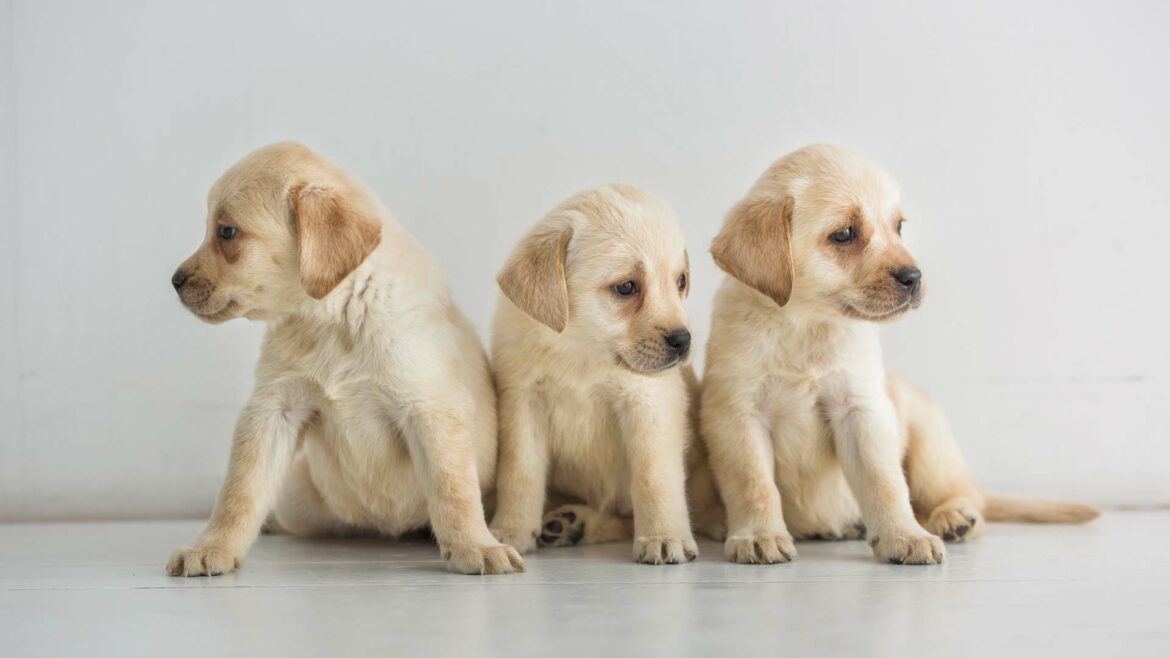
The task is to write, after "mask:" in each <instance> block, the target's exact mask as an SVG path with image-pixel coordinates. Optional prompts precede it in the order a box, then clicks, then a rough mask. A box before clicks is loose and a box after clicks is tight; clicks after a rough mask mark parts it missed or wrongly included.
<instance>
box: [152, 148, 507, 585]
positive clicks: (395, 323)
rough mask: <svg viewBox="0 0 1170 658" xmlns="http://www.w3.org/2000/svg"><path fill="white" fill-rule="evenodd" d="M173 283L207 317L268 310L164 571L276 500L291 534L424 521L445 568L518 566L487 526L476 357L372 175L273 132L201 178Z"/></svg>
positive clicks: (479, 354) (433, 272) (183, 565)
mask: <svg viewBox="0 0 1170 658" xmlns="http://www.w3.org/2000/svg"><path fill="white" fill-rule="evenodd" d="M172 284H173V285H174V287H175V290H176V291H177V292H178V294H179V298H180V299H181V300H182V302H183V304H184V305H186V306H187V308H188V309H190V310H191V312H192V313H194V314H195V315H196V316H197V317H199V318H200V319H202V320H204V321H207V322H212V323H216V322H223V321H225V320H230V319H232V318H236V317H246V318H249V319H252V320H262V321H264V322H265V323H267V325H268V333H267V335H266V336H265V339H264V347H263V351H262V353H261V356H260V362H259V364H258V365H257V367H256V387H255V390H254V392H253V393H252V397H251V399H250V400H249V401H248V403H247V405H246V406H245V407H244V410H243V412H242V413H241V414H240V419H239V422H238V423H237V425H236V431H235V437H234V440H233V444H232V452H231V461H230V463H229V465H228V474H227V480H226V481H225V482H224V485H223V489H222V490H221V491H220V494H219V499H218V501H217V502H216V504H215V511H214V512H213V513H212V516H211V521H210V522H209V523H208V525H207V529H206V530H205V531H204V532H203V534H201V535H200V536H199V537H198V539H196V540H195V543H194V544H193V545H192V546H191V547H190V548H184V549H181V550H178V551H176V552H175V554H174V555H173V556H172V557H171V560H170V563H169V564H168V565H167V572H168V573H170V574H171V575H175V576H199V575H216V574H221V573H225V572H228V571H231V570H233V569H235V568H237V567H239V565H240V563H241V561H242V560H243V558H244V555H245V554H246V553H247V552H248V549H249V547H250V546H251V545H252V543H253V541H254V540H255V539H256V535H257V533H258V532H259V530H260V527H261V524H262V523H264V521H265V517H266V516H267V515H268V514H269V512H270V511H272V512H273V513H274V520H275V522H276V524H277V525H278V526H279V527H280V528H281V529H283V530H285V531H287V532H289V533H292V534H296V535H318V534H327V533H335V532H352V531H359V530H368V531H375V532H378V533H383V534H386V535H399V534H401V533H403V532H407V531H410V530H414V529H417V528H422V527H425V526H427V525H428V524H429V525H430V527H431V528H432V529H433V531H434V534H435V536H436V538H437V539H438V542H439V546H440V548H441V551H442V555H443V557H444V558H445V559H446V560H447V564H448V566H449V568H451V569H454V570H457V571H461V572H464V573H509V572H513V571H518V570H523V568H524V564H523V562H522V561H521V558H520V556H519V554H518V553H517V552H516V551H515V550H514V549H513V548H512V547H510V546H505V545H503V544H501V543H500V542H498V541H496V539H495V538H494V537H493V536H492V534H491V533H490V532H489V531H488V528H487V523H486V522H485V519H484V511H483V504H482V502H481V493H482V492H484V491H486V490H487V489H488V488H489V487H490V486H491V485H492V479H493V475H494V473H495V466H496V415H495V393H494V390H493V387H492V380H491V375H490V373H489V370H488V363H487V357H486V355H485V354H484V351H483V347H482V345H481V344H480V342H479V339H478V338H477V337H476V335H475V331H474V329H473V328H472V326H471V324H470V323H469V322H468V321H467V320H466V319H465V318H464V316H463V314H462V313H460V312H459V310H458V309H457V308H455V305H454V303H453V302H452V301H451V296H450V294H449V293H448V290H447V286H446V283H445V282H444V278H443V275H442V273H441V272H440V271H439V268H438V267H437V265H436V264H435V263H434V261H432V260H431V258H430V257H429V256H428V255H427V254H426V252H424V251H423V249H422V247H420V246H419V244H418V243H417V242H415V241H414V240H413V239H412V238H411V237H410V236H409V235H408V234H407V233H406V231H404V230H403V229H402V228H401V227H400V226H399V225H398V224H397V223H396V222H395V221H394V219H393V218H392V217H391V216H390V214H389V212H387V211H386V209H385V208H384V207H383V206H382V204H381V203H380V202H379V201H378V199H377V198H376V197H375V196H374V194H373V193H372V192H370V190H369V189H367V188H366V187H365V186H364V185H363V184H362V183H360V182H359V181H358V180H356V179H355V178H353V177H351V176H349V175H348V174H346V173H345V172H343V171H341V170H340V169H338V168H337V167H335V166H333V165H332V164H330V163H329V162H327V161H325V160H324V159H323V158H321V157H320V156H318V155H317V154H315V153H313V152H312V151H310V150H309V149H307V148H305V147H304V146H300V145H298V144H291V143H283V144H274V145H271V146H267V147H265V148H262V149H259V150H258V151H256V152H254V153H252V154H250V155H248V156H247V157H245V158H244V159H243V160H241V161H240V162H239V163H237V164H236V165H235V166H233V167H232V168H231V169H229V170H228V171H227V173H225V174H224V175H223V176H222V177H221V178H220V179H219V181H217V182H216V183H215V185H214V186H213V187H212V188H211V193H210V195H209V196H208V213H207V235H206V237H205V239H204V241H203V244H202V246H200V247H199V249H198V250H197V251H196V252H195V254H194V255H192V256H191V258H189V259H188V260H187V261H186V262H184V263H183V264H182V265H181V266H179V269H178V271H176V272H175V274H174V277H173V279H172Z"/></svg>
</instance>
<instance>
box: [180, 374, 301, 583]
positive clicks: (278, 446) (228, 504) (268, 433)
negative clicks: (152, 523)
mask: <svg viewBox="0 0 1170 658" xmlns="http://www.w3.org/2000/svg"><path fill="white" fill-rule="evenodd" d="M310 396H311V394H310V392H309V391H308V390H307V389H306V387H305V386H304V385H302V384H298V383H292V384H287V385H283V386H270V387H263V388H258V389H257V390H256V391H255V392H254V393H253V394H252V398H251V400H249V401H248V404H247V405H246V406H245V407H244V410H243V412H241V413H240V418H239V420H238V421H236V430H235V435H234V438H233V440H232V453H231V461H230V462H229V463H228V473H227V478H226V479H225V480H224V483H223V487H222V488H221V489H220V492H219V498H218V499H217V500H216V503H215V509H214V511H213V512H212V514H211V520H210V521H208V523H207V529H206V530H204V531H203V533H202V534H201V535H199V537H198V539H196V540H195V543H194V544H193V545H192V546H191V547H189V548H181V549H179V550H177V551H175V552H174V554H173V555H172V556H171V559H170V561H169V562H168V563H167V573H168V574H170V575H172V576H218V575H219V574H222V573H227V572H229V571H232V570H234V569H237V568H239V566H240V564H241V563H242V562H243V560H244V555H245V554H246V553H247V552H248V549H249V548H251V546H252V543H253V542H254V541H256V536H257V535H258V534H259V533H260V526H261V524H263V522H264V518H265V516H267V514H268V511H269V509H271V507H272V504H273V502H274V500H275V498H276V495H277V493H278V492H279V490H280V485H281V482H283V480H284V476H285V473H286V472H287V471H288V467H289V464H290V463H291V462H292V456H293V453H294V451H295V450H296V444H297V434H298V433H299V432H300V429H301V426H302V425H304V423H305V422H307V421H308V420H309V418H310V416H311V415H312V413H313V409H314V407H313V406H312V400H311V397H310Z"/></svg>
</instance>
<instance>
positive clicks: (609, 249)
mask: <svg viewBox="0 0 1170 658" xmlns="http://www.w3.org/2000/svg"><path fill="white" fill-rule="evenodd" d="M497 280H498V281H499V284H500V288H501V289H502V290H503V292H504V294H505V296H507V297H508V299H509V300H511V301H512V303H514V304H515V305H516V306H518V307H519V308H520V309H521V310H523V311H524V312H525V313H527V314H528V315H530V316H532V317H533V318H535V319H536V320H539V321H540V322H541V323H543V324H545V325H547V326H548V327H550V328H551V329H552V330H554V331H556V332H558V333H560V334H561V335H562V336H563V337H564V339H566V340H571V341H575V342H577V343H579V344H580V345H581V347H582V349H588V350H593V351H595V352H598V353H600V354H603V355H604V356H605V357H606V358H609V359H612V360H613V361H614V362H616V363H617V364H619V365H620V366H622V367H625V368H628V369H630V370H633V371H635V372H639V373H654V372H661V371H664V370H667V369H669V368H671V367H673V366H675V365H677V364H680V363H684V362H685V361H686V360H687V358H688V356H689V355H690V346H691V334H690V328H689V326H688V324H687V314H686V309H685V308H684V307H683V300H684V299H685V298H686V296H687V293H688V291H689V290H690V265H689V263H688V260H687V253H686V248H685V246H684V244H683V237H682V232H681V231H680V229H679V227H678V223H677V222H676V220H675V218H674V213H673V212H672V211H671V209H670V207H669V206H667V205H666V203H665V202H664V201H662V200H661V199H659V198H658V197H655V196H654V195H652V194H649V193H648V192H645V191H643V190H640V189H638V188H636V187H631V186H628V185H610V186H606V187H601V188H597V189H594V190H590V191H588V192H584V193H582V194H579V195H577V196H575V197H573V198H571V199H569V200H568V201H566V202H565V203H564V204H562V205H561V206H559V207H558V208H556V209H555V210H553V211H552V212H551V213H549V214H548V215H546V216H545V217H544V219H542V220H541V221H540V222H539V223H538V224H537V225H536V227H535V228H534V229H533V230H532V231H531V232H530V233H529V234H528V235H527V236H526V237H525V238H524V239H523V240H522V241H521V243H520V245H519V246H518V247H517V248H516V250H515V251H514V252H513V253H512V256H511V257H510V258H509V259H508V262H507V264H506V265H505V266H504V269H503V271H502V272H501V273H500V275H499V277H498V278H497Z"/></svg>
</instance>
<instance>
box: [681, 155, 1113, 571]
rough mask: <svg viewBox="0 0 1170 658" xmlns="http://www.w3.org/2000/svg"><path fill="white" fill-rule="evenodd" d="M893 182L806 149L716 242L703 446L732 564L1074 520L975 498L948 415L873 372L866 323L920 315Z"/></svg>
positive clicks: (1066, 514) (1035, 505)
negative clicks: (846, 545) (808, 550)
mask: <svg viewBox="0 0 1170 658" xmlns="http://www.w3.org/2000/svg"><path fill="white" fill-rule="evenodd" d="M903 221H904V218H903V217H902V212H901V210H900V208H899V192H898V187H897V185H896V184H895V182H894V180H893V179H892V178H891V177H890V176H889V175H888V174H887V173H886V172H884V171H882V170H881V169H879V168H878V167H877V166H875V165H874V164H872V163H870V162H868V161H866V160H864V159H863V158H861V157H860V156H858V155H856V154H853V153H851V152H849V151H846V150H844V149H841V148H837V147H833V146H811V147H808V148H804V149H801V150H799V151H796V152H795V153H792V154H790V155H788V156H786V157H784V158H782V159H781V160H779V161H778V162H776V163H775V164H774V165H772V167H771V168H770V169H768V171H766V172H765V173H764V175H763V176H762V177H761V178H760V179H759V180H758V181H757V182H756V184H755V186H754V187H753V188H752V189H751V191H750V192H749V193H748V195H747V197H746V198H745V199H743V200H742V201H741V202H740V203H739V204H738V205H737V206H735V208H733V209H732V210H731V212H730V214H729V215H728V216H727V219H726V221H725V222H724V225H723V229H722V231H721V232H720V233H719V235H718V236H717V237H716V238H715V240H714V242H713V243H712V245H711V253H712V255H713V256H714V257H715V262H716V263H717V264H718V265H719V267H720V268H722V269H723V270H724V271H726V272H727V273H728V274H730V275H731V276H730V277H728V278H727V280H726V281H725V282H724V284H723V286H722V287H721V289H720V290H719V292H718V295H717V297H716V300H715V308H714V316H713V319H712V327H711V339H710V342H709V344H708V350H707V366H706V371H705V374H704V381H703V392H702V410H701V417H702V435H703V438H704V440H705V442H706V445H707V448H708V450H709V451H710V459H711V467H712V469H713V470H714V472H715V476H716V480H717V481H718V483H719V490H720V493H721V495H722V498H723V501H724V503H725V504H726V506H727V515H728V531H729V536H728V539H727V541H726V543H725V545H724V548H725V554H726V557H727V558H728V559H729V560H732V561H735V562H748V563H775V562H786V561H788V560H790V559H792V558H793V557H795V556H796V549H795V547H794V546H793V541H792V535H793V534H794V535H796V536H797V537H800V538H812V539H845V538H860V537H863V536H866V534H867V533H868V537H869V545H870V546H871V547H872V548H873V552H874V555H875V556H876V557H877V558H879V559H881V560H884V561H889V562H893V563H897V564H934V563H937V562H940V561H941V560H942V559H943V556H944V554H945V550H944V548H943V543H942V541H940V539H939V538H940V537H941V538H942V539H945V540H947V541H963V540H964V539H969V538H974V537H978V536H979V535H981V534H982V533H983V528H984V521H985V520H992V521H1009V520H1011V521H1033V522H1068V523H1076V522H1084V521H1088V520H1090V519H1092V518H1094V517H1096V516H1097V512H1096V510H1093V509H1092V508H1089V507H1086V506H1083V505H1077V504H1072V503H1050V502H1039V501H1020V500H1014V499H1007V498H1003V497H995V496H989V495H985V494H984V493H983V492H981V491H980V489H979V487H978V486H977V485H976V484H975V482H974V480H973V479H972V478H971V475H970V474H969V473H968V471H967V467H966V466H965V465H964V463H963V458H962V456H961V455H960V453H959V449H958V446H957V445H956V444H955V441H954V439H953V438H952V436H951V432H950V430H949V428H948V427H947V423H946V419H945V418H944V417H943V414H942V412H941V411H940V410H939V409H938V408H937V407H935V406H934V405H933V404H932V403H931V402H930V400H929V399H927V398H926V396H925V395H923V394H922V393H921V392H920V391H918V390H917V389H915V388H913V387H911V386H910V385H909V384H907V383H906V382H905V381H903V380H901V379H898V378H896V377H892V376H887V375H886V373H885V371H884V369H883V366H882V354H881V346H880V345H879V343H878V332H877V326H876V323H878V322H883V321H887V320H891V319H893V318H895V317H898V316H899V315H901V314H903V313H905V312H907V311H909V310H910V309H913V308H916V307H917V306H918V305H919V304H920V303H921V301H922V295H923V281H922V273H921V271H919V269H918V267H917V265H916V264H915V262H914V259H913V258H912V257H911V256H910V253H909V252H908V251H907V250H906V247H905V245H904V244H903V243H902V237H901V233H902V224H903Z"/></svg>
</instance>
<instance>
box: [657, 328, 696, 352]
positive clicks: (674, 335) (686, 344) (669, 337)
mask: <svg viewBox="0 0 1170 658" xmlns="http://www.w3.org/2000/svg"><path fill="white" fill-rule="evenodd" d="M662 339H663V340H665V341H666V344H667V345H669V346H670V349H671V350H673V351H674V353H675V354H677V355H678V357H679V358H680V359H681V358H684V357H686V355H687V353H688V352H690V351H691V332H689V331H687V330H686V329H675V330H674V331H670V332H667V333H666V334H665V335H663V337H662Z"/></svg>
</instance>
